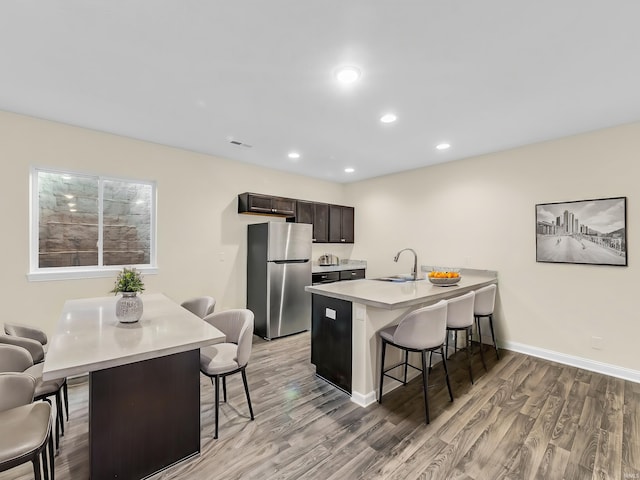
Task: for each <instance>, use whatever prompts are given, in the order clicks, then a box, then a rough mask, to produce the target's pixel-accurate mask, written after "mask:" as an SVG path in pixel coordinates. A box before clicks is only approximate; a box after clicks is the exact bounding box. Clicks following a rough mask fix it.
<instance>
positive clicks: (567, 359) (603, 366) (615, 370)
mask: <svg viewBox="0 0 640 480" xmlns="http://www.w3.org/2000/svg"><path fill="white" fill-rule="evenodd" d="M498 348H504V349H505V350H513V351H514V352H518V353H524V354H526V355H531V356H533V357H538V358H543V359H545V360H550V361H552V362H558V363H562V364H564V365H571V366H572V367H578V368H582V369H584V370H589V371H591V372H597V373H602V374H604V375H610V376H612V377H617V378H622V379H623V380H629V381H631V382H636V383H640V371H638V370H632V369H630V368H625V367H619V366H617V365H611V364H608V363H602V362H598V361H596V360H589V359H588V358H582V357H575V356H573V355H567V354H566V353H560V352H555V351H553V350H546V349H544V348H538V347H533V346H531V345H525V344H523V343H517V342H500V344H499V345H498Z"/></svg>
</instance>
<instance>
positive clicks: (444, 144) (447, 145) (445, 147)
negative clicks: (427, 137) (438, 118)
mask: <svg viewBox="0 0 640 480" xmlns="http://www.w3.org/2000/svg"><path fill="white" fill-rule="evenodd" d="M450 146H451V145H449V144H448V143H439V144H438V145H436V148H437V149H438V150H446V149H447V148H449V147H450Z"/></svg>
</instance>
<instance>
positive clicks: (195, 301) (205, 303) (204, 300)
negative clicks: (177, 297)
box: [180, 296, 216, 318]
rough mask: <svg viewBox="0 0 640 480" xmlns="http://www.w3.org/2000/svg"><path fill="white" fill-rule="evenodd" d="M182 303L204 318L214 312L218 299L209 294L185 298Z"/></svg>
mask: <svg viewBox="0 0 640 480" xmlns="http://www.w3.org/2000/svg"><path fill="white" fill-rule="evenodd" d="M180 305H181V306H182V307H183V308H186V309H187V310H189V311H190V312H191V313H193V314H194V315H197V316H199V317H200V318H204V317H206V316H207V315H211V314H212V313H213V310H214V309H215V307H216V299H215V298H213V297H208V296H204V297H195V298H190V299H189V300H185V301H184V302H182V303H181V304H180Z"/></svg>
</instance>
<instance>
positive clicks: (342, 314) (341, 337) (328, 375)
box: [311, 295, 352, 394]
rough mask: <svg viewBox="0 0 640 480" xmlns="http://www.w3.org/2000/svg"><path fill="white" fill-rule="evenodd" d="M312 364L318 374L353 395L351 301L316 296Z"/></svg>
mask: <svg viewBox="0 0 640 480" xmlns="http://www.w3.org/2000/svg"><path fill="white" fill-rule="evenodd" d="M311 304H312V307H311V309H312V313H311V363H313V364H314V365H315V366H316V375H318V376H319V377H321V378H323V379H325V380H327V381H328V382H330V383H332V384H333V385H335V386H336V387H338V388H340V389H341V390H344V391H345V392H347V393H349V394H351V335H352V323H351V302H348V301H346V300H339V299H337V298H329V297H325V296H323V295H312V300H311Z"/></svg>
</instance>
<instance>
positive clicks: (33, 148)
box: [0, 112, 351, 333]
mask: <svg viewBox="0 0 640 480" xmlns="http://www.w3.org/2000/svg"><path fill="white" fill-rule="evenodd" d="M0 132H2V141H1V142H0V157H1V158H2V160H3V162H2V163H3V166H4V168H5V170H4V175H3V176H2V184H3V185H2V188H1V189H0V195H1V197H0V199H1V203H2V205H3V208H2V212H1V213H0V216H1V217H0V218H2V225H4V228H3V233H2V243H1V248H0V255H2V258H1V259H2V274H1V275H0V288H1V290H2V292H3V298H4V299H5V301H4V302H3V303H4V308H3V317H4V319H6V320H7V321H9V320H12V321H20V322H24V323H32V324H35V325H38V326H40V327H41V328H43V329H45V330H46V331H47V332H48V333H51V332H52V331H53V328H54V326H55V323H56V321H57V318H58V314H59V312H60V311H61V309H62V305H63V303H64V301H65V300H66V299H69V298H83V297H95V296H103V295H108V294H109V293H108V292H109V291H110V290H111V288H112V286H113V279H111V278H98V279H83V280H68V281H46V282H29V281H27V277H26V274H27V272H28V268H29V251H28V248H29V222H28V215H29V169H30V166H32V165H37V166H45V167H54V168H60V169H69V170H74V171H81V172H89V173H99V174H106V175H113V176H120V177H128V178H137V179H145V180H155V181H157V185H158V266H159V273H158V274H157V275H147V276H146V277H145V283H146V286H147V291H149V292H163V293H165V294H166V295H168V296H170V297H171V298H173V299H175V300H177V301H182V300H184V299H185V298H187V297H190V296H195V295H202V294H209V295H213V296H214V297H216V299H217V301H218V307H217V308H218V309H226V308H232V307H244V306H245V285H246V225H247V224H249V223H257V222H264V221H267V220H269V219H273V218H272V217H262V216H251V215H238V214H237V203H236V198H237V195H238V193H241V192H244V191H253V192H259V193H267V194H275V195H282V196H289V197H293V198H301V199H308V200H316V201H326V202H333V203H343V199H344V195H345V192H344V191H345V187H344V186H343V185H340V184H336V183H332V182H324V181H319V180H313V179H310V178H305V177H301V176H298V175H291V174H286V173H283V172H279V171H276V170H270V169H265V168H258V167H255V166H250V165H247V164H243V163H239V162H232V161H228V160H224V159H220V158H215V157H212V156H208V155H202V154H197V153H193V152H187V151H184V150H179V149H174V148H169V147H165V146H161V145H156V144H151V143H146V142H140V141H136V140H132V139H128V138H123V137H118V136H115V135H109V134H105V133H99V132H94V131H90V130H85V129H81V128H75V127H71V126H67V125H62V124H59V123H54V122H47V121H43V120H38V119H34V118H30V117H25V116H20V115H14V114H10V113H3V112H0ZM325 249H326V248H323V247H321V246H318V248H317V249H316V248H314V256H316V255H320V254H321V253H322V252H323V251H324V250H325ZM329 250H331V251H333V252H335V253H338V254H342V255H343V256H348V255H349V252H350V250H351V249H350V248H349V247H345V246H335V247H331V248H329ZM0 323H1V321H0Z"/></svg>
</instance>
